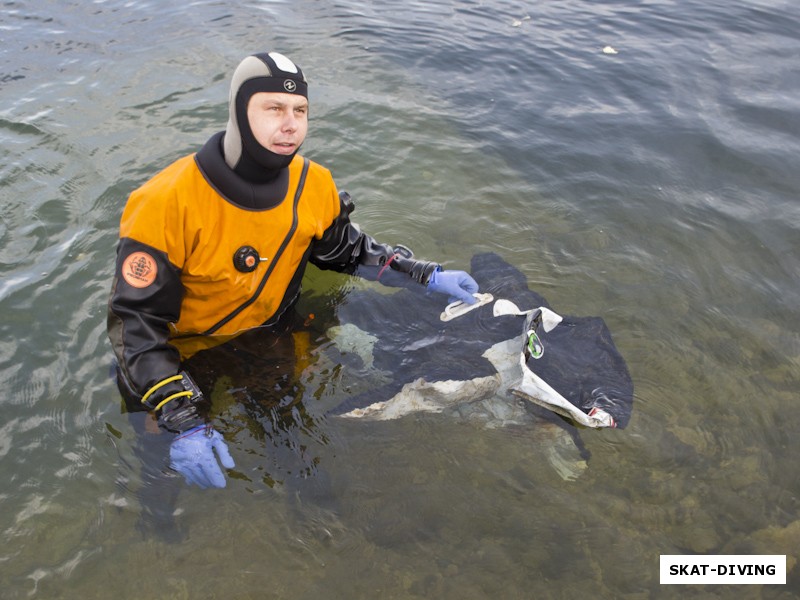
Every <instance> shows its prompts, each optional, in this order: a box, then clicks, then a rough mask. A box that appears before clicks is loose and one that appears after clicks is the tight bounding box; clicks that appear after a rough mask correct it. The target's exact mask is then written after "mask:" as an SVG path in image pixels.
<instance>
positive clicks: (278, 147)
mask: <svg viewBox="0 0 800 600" xmlns="http://www.w3.org/2000/svg"><path fill="white" fill-rule="evenodd" d="M247 120H248V121H249V123H250V130H251V131H252V132H253V135H254V136H255V138H256V141H257V142H258V143H259V144H261V145H262V146H263V147H264V148H266V149H267V150H269V151H270V152H274V153H275V154H283V155H287V156H288V155H290V154H293V153H294V152H297V150H298V148H300V144H302V143H303V140H305V139H306V133H307V132H308V99H306V98H304V97H303V96H297V95H295V94H283V93H277V92H257V93H255V94H253V95H252V97H251V98H250V101H249V102H248V104H247Z"/></svg>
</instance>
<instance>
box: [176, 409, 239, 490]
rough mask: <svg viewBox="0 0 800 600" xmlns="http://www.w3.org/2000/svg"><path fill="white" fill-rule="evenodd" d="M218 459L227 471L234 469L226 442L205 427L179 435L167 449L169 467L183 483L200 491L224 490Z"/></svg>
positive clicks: (223, 480) (223, 478) (216, 432)
mask: <svg viewBox="0 0 800 600" xmlns="http://www.w3.org/2000/svg"><path fill="white" fill-rule="evenodd" d="M215 450H216V452H217V454H216V456H215V455H214V451H215ZM217 457H219V461H220V462H221V463H222V466H223V467H225V468H226V469H232V468H233V467H234V466H235V465H234V463H233V459H232V458H231V454H230V452H228V445H227V444H226V443H225V440H223V439H222V436H221V435H220V433H219V432H218V431H215V430H214V429H212V428H211V427H208V426H207V425H200V426H199V427H195V428H193V429H190V430H188V431H186V432H184V433H182V434H181V435H179V436H178V437H176V438H175V439H174V440H172V444H171V445H170V447H169V459H170V466H171V467H172V468H173V469H175V470H176V471H177V472H178V473H180V474H181V475H183V476H184V477H185V478H186V483H188V484H189V485H191V484H193V483H194V484H197V485H198V486H200V487H201V488H202V489H205V488H207V487H217V488H224V487H225V484H226V482H225V475H224V473H223V472H222V469H220V468H219V464H217Z"/></svg>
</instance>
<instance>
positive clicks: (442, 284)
mask: <svg viewBox="0 0 800 600" xmlns="http://www.w3.org/2000/svg"><path fill="white" fill-rule="evenodd" d="M428 289H429V290H430V291H432V292H438V293H440V294H447V295H448V296H449V297H450V302H456V301H458V300H460V301H461V302H463V303H465V304H475V302H477V300H476V299H475V296H473V294H474V293H476V292H477V291H478V284H477V283H476V282H475V280H474V279H473V278H472V277H471V276H470V275H469V274H468V273H466V272H465V271H442V270H440V269H436V270H435V271H434V272H433V273H431V278H430V279H429V280H428Z"/></svg>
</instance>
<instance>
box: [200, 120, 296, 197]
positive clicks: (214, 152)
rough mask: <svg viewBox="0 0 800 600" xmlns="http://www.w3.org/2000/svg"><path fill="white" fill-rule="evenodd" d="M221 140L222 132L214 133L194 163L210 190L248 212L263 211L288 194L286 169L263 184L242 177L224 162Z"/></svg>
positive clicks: (287, 173)
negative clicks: (211, 188) (212, 189)
mask: <svg viewBox="0 0 800 600" xmlns="http://www.w3.org/2000/svg"><path fill="white" fill-rule="evenodd" d="M224 138H225V132H224V131H220V132H219V133H216V134H214V135H213V136H212V137H211V139H209V140H208V141H207V142H206V143H205V145H204V146H203V147H202V148H201V149H200V151H199V152H198V153H197V154H196V155H195V162H196V163H197V166H198V167H199V168H200V171H201V172H202V173H203V176H204V177H205V178H206V181H208V183H209V184H210V185H211V187H213V188H214V189H215V190H216V191H217V192H218V193H219V194H220V195H221V196H222V197H224V198H225V199H226V200H227V201H228V202H230V203H231V204H235V205H236V206H240V207H242V208H246V209H248V210H266V209H269V208H273V207H275V206H277V205H278V204H280V203H281V202H282V201H283V199H284V198H285V197H286V193H287V192H288V191H289V169H288V168H286V167H284V168H281V169H280V170H279V171H277V173H276V175H275V176H274V177H273V178H272V179H270V180H269V181H267V182H263V183H259V182H257V181H253V180H251V179H249V178H245V177H243V176H242V175H241V174H240V173H239V171H238V170H234V169H231V167H230V166H229V165H228V163H227V162H226V161H225V156H224V153H223V140H224ZM287 167H288V165H287Z"/></svg>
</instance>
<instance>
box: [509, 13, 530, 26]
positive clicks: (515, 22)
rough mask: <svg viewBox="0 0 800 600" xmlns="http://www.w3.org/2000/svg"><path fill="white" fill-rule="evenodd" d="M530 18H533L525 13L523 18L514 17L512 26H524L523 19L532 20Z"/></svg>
mask: <svg viewBox="0 0 800 600" xmlns="http://www.w3.org/2000/svg"><path fill="white" fill-rule="evenodd" d="M530 19H531V18H530V17H529V16H528V15H525V16H524V17H522V18H521V19H514V22H513V23H511V26H512V27H522V22H523V21H530Z"/></svg>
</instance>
